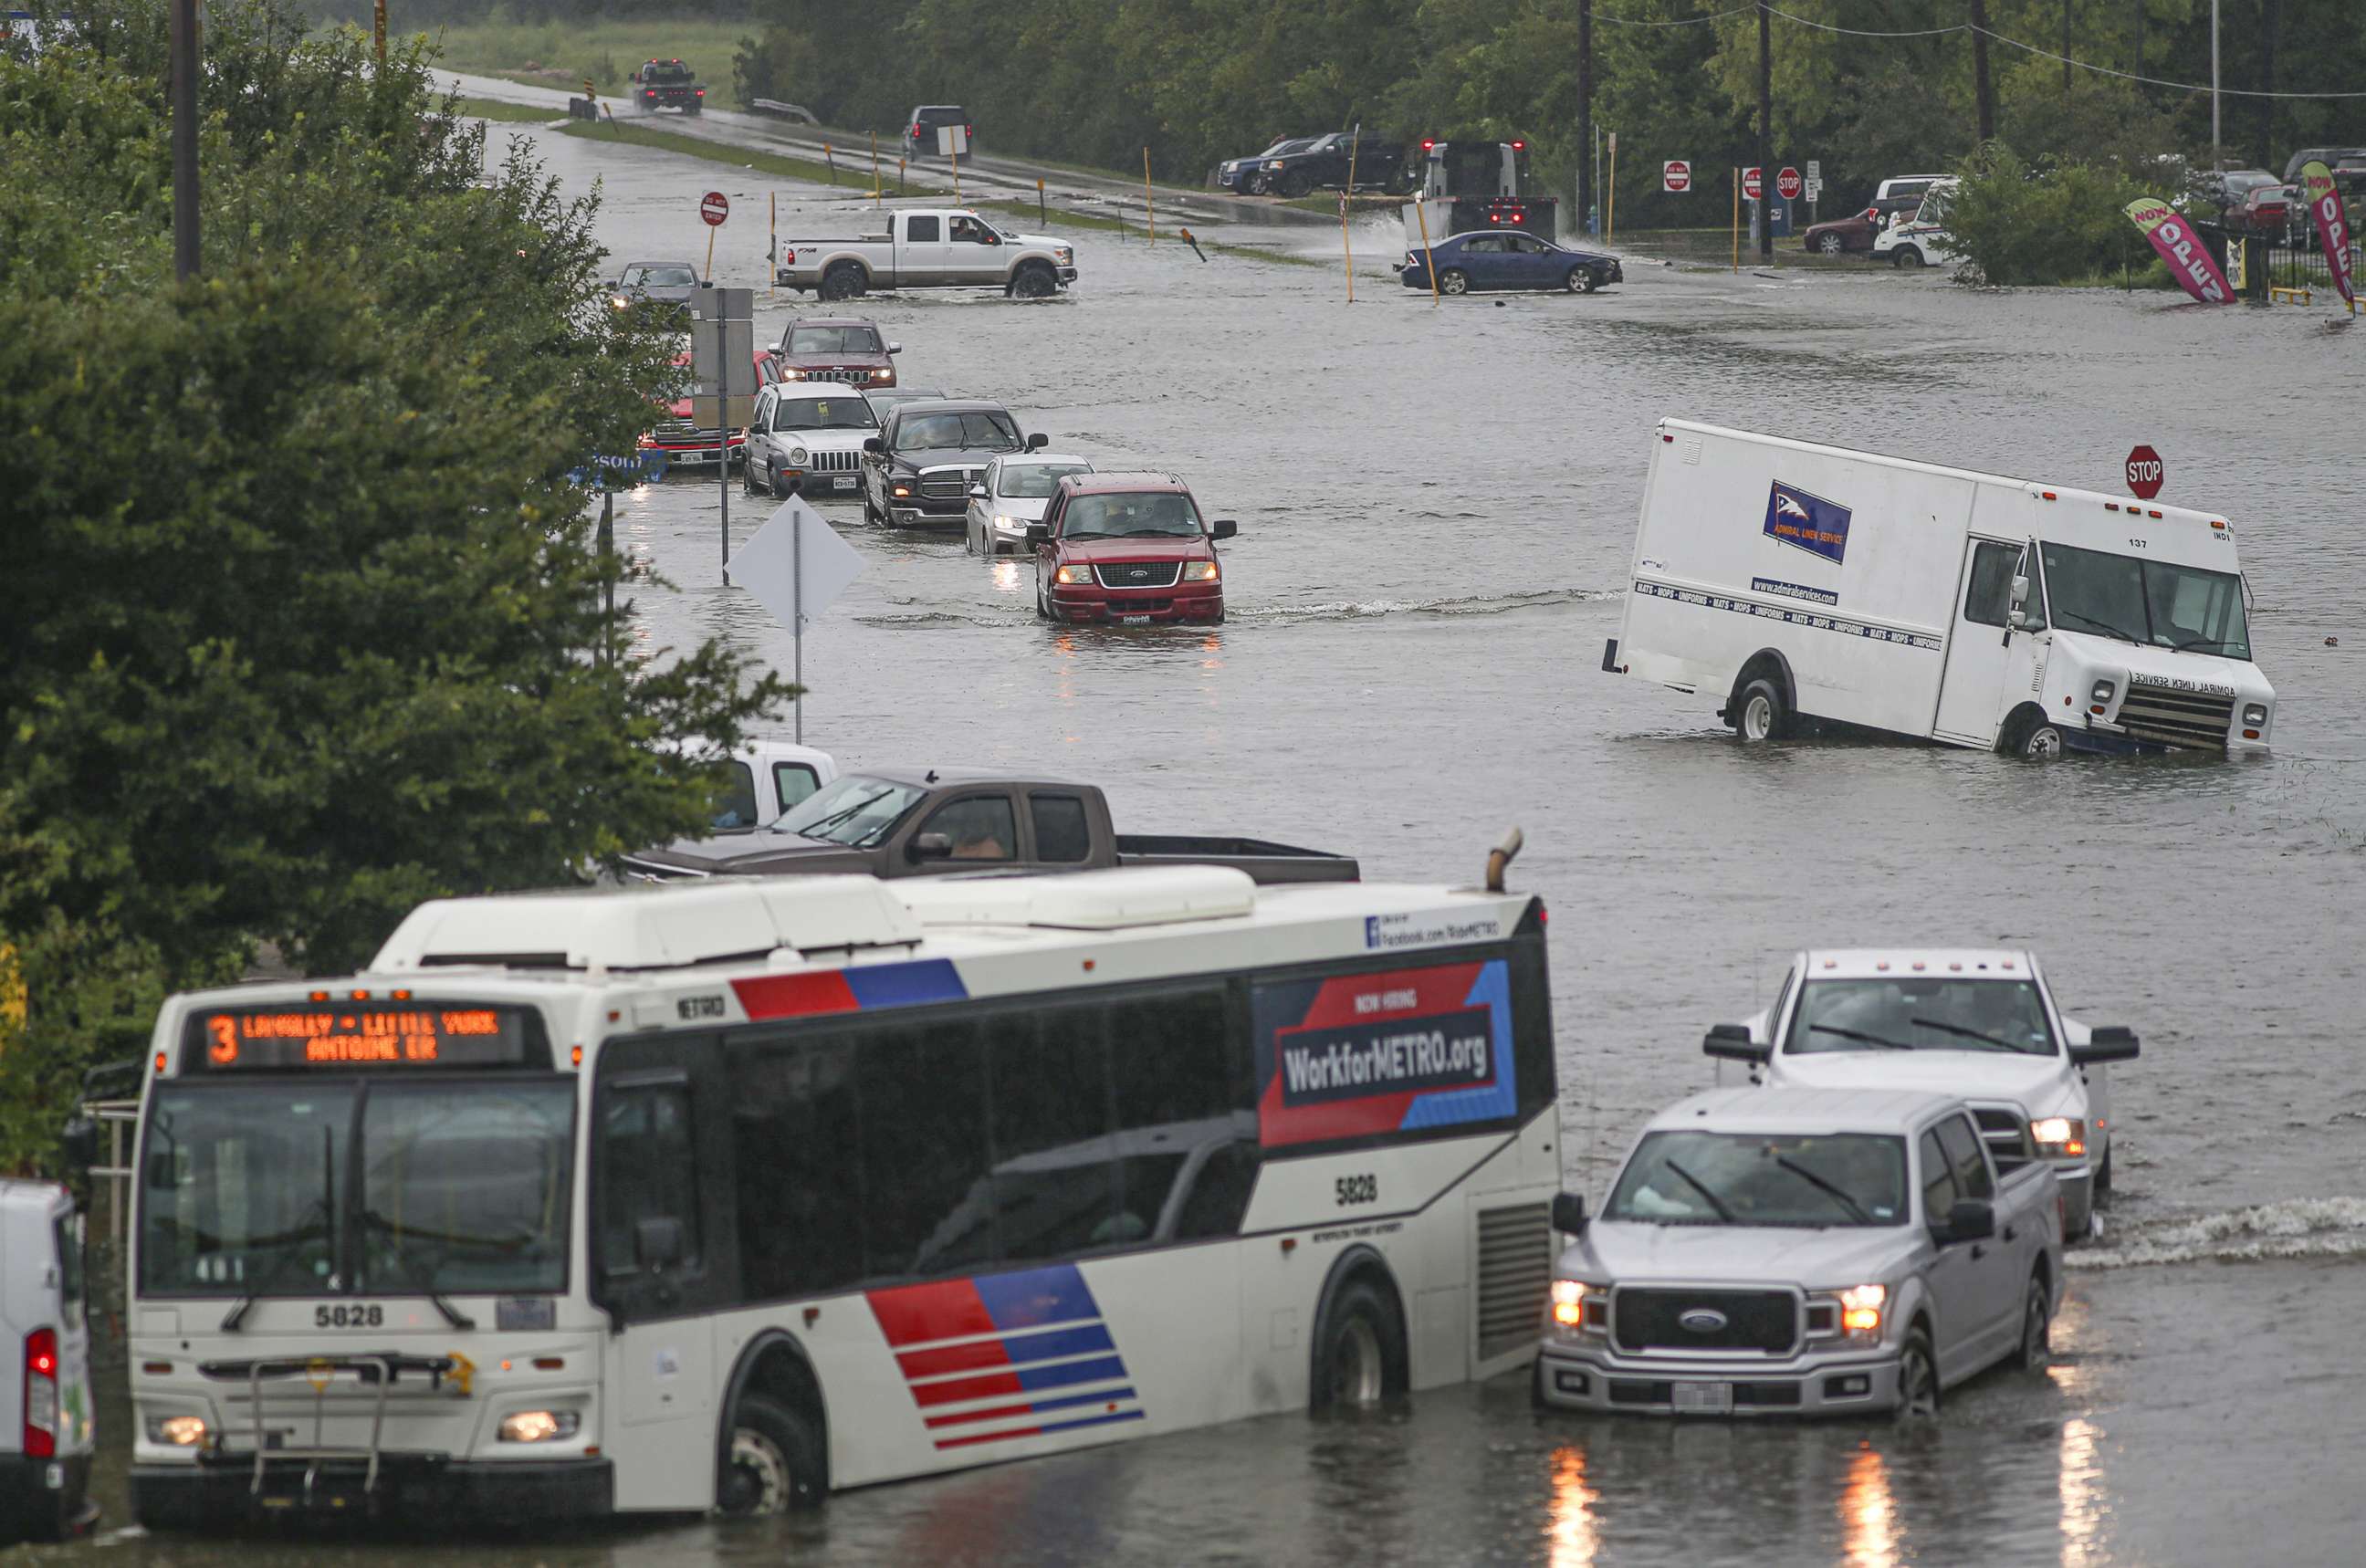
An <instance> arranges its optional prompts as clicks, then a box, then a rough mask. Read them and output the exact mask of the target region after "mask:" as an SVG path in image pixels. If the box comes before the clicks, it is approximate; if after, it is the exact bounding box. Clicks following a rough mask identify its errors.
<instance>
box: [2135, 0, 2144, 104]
mask: <svg viewBox="0 0 2366 1568" xmlns="http://www.w3.org/2000/svg"><path fill="white" fill-rule="evenodd" d="M2144 29H2145V0H2136V62H2135V68H2134V70H2133V72H2132V74H2134V75H2136V76H2139V77H2140V76H2142V75H2143V74H2144ZM2135 89H2136V96H2137V97H2139V98H2141V97H2143V96H2145V85H2144V84H2143V83H2142V82H2141V81H2139V82H2137V83H2136V84H2135Z"/></svg>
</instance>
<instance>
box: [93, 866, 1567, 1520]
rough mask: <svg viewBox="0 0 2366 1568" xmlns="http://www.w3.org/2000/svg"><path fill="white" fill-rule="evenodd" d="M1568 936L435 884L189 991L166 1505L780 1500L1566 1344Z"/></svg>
mask: <svg viewBox="0 0 2366 1568" xmlns="http://www.w3.org/2000/svg"><path fill="white" fill-rule="evenodd" d="M1552 1043H1553V1034H1552V1018H1551V1010H1550V1003H1549V987H1548V985H1547V978H1546V970H1545V942H1544V911H1543V908H1542V907H1541V906H1540V905H1539V904H1538V903H1537V902H1536V901H1534V900H1532V899H1530V898H1527V897H1521V896H1517V895H1506V894H1503V893H1488V892H1480V891H1468V890H1466V891H1448V890H1447V889H1443V888H1434V887H1404V886H1373V885H1364V884H1335V885H1318V886H1280V887H1257V886H1254V885H1252V884H1251V882H1250V881H1249V879H1248V878H1247V877H1246V876H1245V875H1243V874H1241V873H1239V872H1237V871H1232V870H1226V869H1221V868H1214V867H1185V868H1174V869H1158V870H1119V871H1101V872H1086V873H1078V874H1067V875H1056V876H1031V877H1008V876H995V877H985V878H938V877H928V878H914V879H911V880H908V881H898V882H892V883H883V882H877V881H874V880H873V879H871V878H869V877H862V876H832V877H807V878H779V879H772V880H742V881H728V880H726V881H718V882H715V883H707V884H701V885H697V886H669V887H661V888H647V889H635V890H614V891H607V892H602V893H596V894H575V893H568V894H549V895H538V896H524V897H499V898H473V899H452V900H445V901H440V902H435V903H430V904H427V905H423V906H422V907H421V908H419V909H418V910H416V911H415V912H414V913H413V914H412V915H411V917H410V918H409V919H406V920H405V921H404V922H403V924H402V925H401V927H400V929H399V930H398V931H396V932H395V934H394V935H393V936H392V937H391V938H390V939H389V942H387V944H386V946H385V947H384V949H382V950H381V951H380V953H378V955H377V959H376V960H375V961H374V963H373V964H372V965H371V967H370V969H369V970H368V971H367V972H366V973H364V974H361V975H357V976H352V977H351V978H349V979H342V980H338V981H335V982H333V983H323V982H319V981H314V982H310V983H304V982H294V983H269V984H261V985H253V986H247V987H239V988H236V989H231V990H221V991H213V992H207V993H202V994H197V995H191V996H184V997H177V998H174V999H173V1000H171V1001H170V1002H168V1003H167V1004H166V1005H165V1007H164V1009H163V1012H162V1013H161V1014H160V1016H159V1017H158V1019H157V1023H156V1032H155V1040H154V1047H153V1057H152V1064H151V1066H152V1072H151V1074H150V1076H149V1079H148V1082H147V1085H146V1089H145V1095H144V1102H143V1107H142V1111H141V1138H140V1153H139V1159H138V1174H137V1184H138V1187H139V1201H138V1218H137V1224H136V1235H135V1238H134V1243H135V1245H134V1247H133V1248H132V1252H131V1257H130V1303H131V1311H130V1320H131V1335H132V1342H131V1353H130V1365H131V1382H132V1398H133V1405H134V1410H135V1415H136V1427H137V1435H136V1444H137V1447H136V1451H135V1454H134V1461H133V1469H132V1494H133V1501H134V1508H135V1512H136V1513H137V1514H138V1515H139V1517H141V1520H142V1522H144V1523H147V1524H149V1525H151V1526H172V1525H185V1526H186V1525H193V1524H205V1523H208V1522H226V1521H229V1520H231V1519H235V1518H237V1517H242V1516H246V1515H249V1514H251V1513H253V1512H255V1511H259V1510H263V1509H299V1508H305V1507H319V1508H323V1509H346V1510H358V1509H362V1508H373V1509H384V1508H400V1510H401V1511H402V1513H403V1514H404V1515H406V1516H408V1517H427V1516H428V1515H430V1514H432V1515H434V1517H468V1515H470V1514H471V1513H475V1512H481V1513H483V1514H485V1515H487V1516H490V1517H500V1518H502V1519H518V1518H524V1517H535V1516H537V1515H565V1516H569V1517H578V1516H582V1515H586V1514H596V1513H601V1512H606V1511H611V1510H614V1511H625V1510H655V1509H663V1510H696V1509H705V1508H716V1509H720V1510H722V1511H724V1512H727V1513H737V1512H760V1511H770V1510H774V1509H780V1508H784V1507H789V1506H797V1505H799V1504H802V1503H805V1502H809V1501H812V1500H815V1499H817V1498H818V1497H819V1496H820V1495H821V1494H822V1493H824V1492H825V1491H826V1490H828V1488H831V1487H844V1486H858V1485H862V1484H865V1483H872V1482H878V1481H886V1480H891V1479H894V1478H897V1477H903V1476H913V1475H921V1474H927V1473H930V1472H941V1471H948V1470H952V1469H956V1468H960V1467H963V1466H967V1465H975V1464H981V1463H986V1462H989V1461H999V1460H1004V1459H1012V1458H1020V1457H1027V1456H1032V1455H1039V1454H1047V1453H1056V1452H1060V1451H1063V1450H1069V1449H1075V1448H1079V1447H1083V1446H1086V1445H1089V1444H1095V1443H1104V1442H1110V1441H1115V1440H1119V1439H1122V1438H1134V1437H1143V1436H1148V1435H1150V1434H1153V1433H1158V1432H1170V1431H1177V1430H1180V1429H1182V1428H1185V1427H1196V1426H1201V1425H1205V1424H1207V1423H1211V1422H1217V1421H1229V1420H1234V1419H1236V1418H1239V1417H1243V1416H1254V1415H1258V1414H1262V1413H1267V1412H1273V1411H1282V1410H1289V1409H1294V1408H1297V1409H1302V1408H1307V1407H1310V1406H1312V1407H1313V1408H1317V1409H1320V1408H1323V1407H1324V1406H1326V1405H1330V1404H1359V1403H1369V1402H1373V1401H1378V1400H1382V1399H1386V1398H1388V1397H1391V1396H1392V1395H1394V1394H1396V1393H1401V1392H1403V1391H1406V1390H1410V1389H1420V1388H1426V1387H1431V1386H1435V1385H1438V1384H1443V1383H1449V1382H1459V1381H1461V1380H1464V1379H1469V1378H1477V1377H1484V1376H1488V1375H1491V1374H1493V1373H1494V1372H1497V1371H1504V1370H1506V1369H1509V1368H1512V1367H1515V1366H1517V1365H1520V1364H1522V1363H1524V1362H1526V1361H1527V1359H1530V1358H1531V1357H1532V1355H1533V1354H1534V1350H1535V1345H1536V1337H1537V1328H1536V1325H1537V1324H1538V1321H1539V1319H1540V1314H1541V1312H1542V1307H1543V1303H1544V1298H1545V1292H1546V1287H1547V1284H1548V1282H1549V1277H1550V1267H1551V1247H1550V1237H1549V1213H1550V1201H1551V1198H1552V1196H1553V1194H1554V1192H1555V1191H1556V1190H1558V1188H1559V1185H1560V1160H1559V1156H1558V1153H1557V1147H1558V1142H1559V1140H1558V1136H1557V1123H1556V1119H1555V1116H1554V1073H1553V1049H1552Z"/></svg>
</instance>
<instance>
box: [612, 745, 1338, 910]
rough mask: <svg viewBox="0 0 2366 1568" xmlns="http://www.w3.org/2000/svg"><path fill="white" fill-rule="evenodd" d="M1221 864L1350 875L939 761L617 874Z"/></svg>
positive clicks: (1326, 863) (650, 877) (1084, 794)
mask: <svg viewBox="0 0 2366 1568" xmlns="http://www.w3.org/2000/svg"><path fill="white" fill-rule="evenodd" d="M1117 865H1229V866H1233V867H1235V868H1237V869H1239V870H1241V871H1245V872H1247V873H1248V874H1249V875H1250V876H1252V877H1253V878H1255V879H1256V881H1258V882H1354V881H1357V880H1358V879H1359V876H1360V873H1359V871H1358V866H1357V864H1356V863H1355V861H1354V860H1352V859H1350V858H1349V857H1347V856H1346V855H1335V854H1326V853H1324V852H1322V851H1320V850H1301V849H1293V848H1292V847H1290V845H1288V844H1272V843H1267V842H1266V841H1265V840H1261V839H1235V838H1225V837H1219V836H1216V835H1212V834H1135V833H1120V832H1118V831H1117V830H1116V829H1113V828H1112V827H1111V826H1110V813H1109V802H1108V800H1107V799H1106V798H1105V797H1104V796H1103V795H1101V792H1100V791H1099V790H1098V789H1097V788H1095V787H1094V786H1093V785H1091V784H1068V783H1065V782H1063V781H1060V780H1055V779H1036V778H1024V777H1015V776H1013V775H1011V774H1008V773H974V772H963V771H960V770H955V769H951V768H946V769H937V768H928V769H918V770H912V769H900V768H873V769H869V770H867V771H865V772H862V773H847V774H844V775H842V776H840V777H839V779H838V780H837V781H836V782H834V783H832V784H828V786H826V787H825V788H823V789H821V790H819V791H817V792H816V793H815V794H813V795H808V796H806V798H805V799H804V800H802V801H800V802H798V803H797V805H796V806H795V807H792V808H791V809H790V810H789V811H787V812H785V813H783V815H782V816H781V817H780V818H777V819H776V820H774V821H773V822H772V823H771V824H770V825H769V826H767V827H763V828H757V829H747V830H741V831H727V832H721V833H717V834H715V836H713V837H712V838H705V839H691V840H681V841H679V842H676V843H673V844H669V845H667V846H666V847H664V848H662V849H652V850H643V851H640V852H637V853H634V854H629V855H626V856H625V857H624V862H623V871H624V874H625V876H626V877H627V878H628V879H633V880H639V881H651V882H657V881H672V880H674V879H676V878H678V877H689V876H783V875H800V874H815V873H824V872H867V873H869V874H871V875H873V876H925V875H930V874H944V873H948V872H963V871H1011V870H1018V871H1090V870H1098V869H1101V868H1105V867H1108V866H1117Z"/></svg>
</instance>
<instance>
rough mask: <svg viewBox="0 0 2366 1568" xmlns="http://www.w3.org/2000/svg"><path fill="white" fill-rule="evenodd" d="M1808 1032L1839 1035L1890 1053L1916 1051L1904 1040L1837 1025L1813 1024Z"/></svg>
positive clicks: (1809, 1026)
mask: <svg viewBox="0 0 2366 1568" xmlns="http://www.w3.org/2000/svg"><path fill="white" fill-rule="evenodd" d="M1808 1033H1810V1034H1837V1035H1839V1036H1840V1037H1841V1038H1842V1039H1843V1040H1856V1041H1862V1042H1863V1043H1865V1044H1867V1045H1878V1046H1881V1047H1882V1048H1883V1049H1884V1050H1888V1051H1911V1050H1912V1049H1914V1047H1913V1046H1911V1045H1909V1044H1907V1043H1905V1042H1904V1041H1902V1040H1884V1039H1883V1038H1882V1037H1881V1036H1880V1035H1878V1034H1867V1033H1866V1032H1865V1031H1863V1030H1861V1029H1842V1027H1841V1026H1840V1025H1839V1024H1837V1023H1811V1024H1809V1025H1808Z"/></svg>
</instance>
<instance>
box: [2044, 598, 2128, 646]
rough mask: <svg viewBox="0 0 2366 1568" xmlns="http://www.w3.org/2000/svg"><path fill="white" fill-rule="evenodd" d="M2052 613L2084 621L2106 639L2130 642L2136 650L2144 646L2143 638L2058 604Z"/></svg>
mask: <svg viewBox="0 0 2366 1568" xmlns="http://www.w3.org/2000/svg"><path fill="white" fill-rule="evenodd" d="M2054 613H2055V614H2056V615H2068V616H2069V617H2070V618H2071V619H2073V620H2079V621H2084V622H2086V623H2087V624H2088V625H2089V626H2092V627H2094V628H2095V629H2096V630H2097V631H2099V632H2101V633H2103V634H2104V635H2106V636H2108V637H2118V638H2119V639H2120V640H2121V641H2122V642H2132V643H2135V645H2136V646H2137V647H2138V648H2142V647H2143V646H2144V638H2142V637H2137V636H2135V635H2134V634H2133V633H2129V632H2124V631H2122V630H2120V628H2119V627H2117V626H2113V625H2112V623H2111V622H2109V621H2099V620H2097V619H2096V618H2095V617H2094V616H2092V615H2080V614H2079V612H2078V611H2076V610H2070V609H2066V608H2064V607H2063V606H2062V605H2060V604H2056V605H2055V606H2054Z"/></svg>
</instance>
